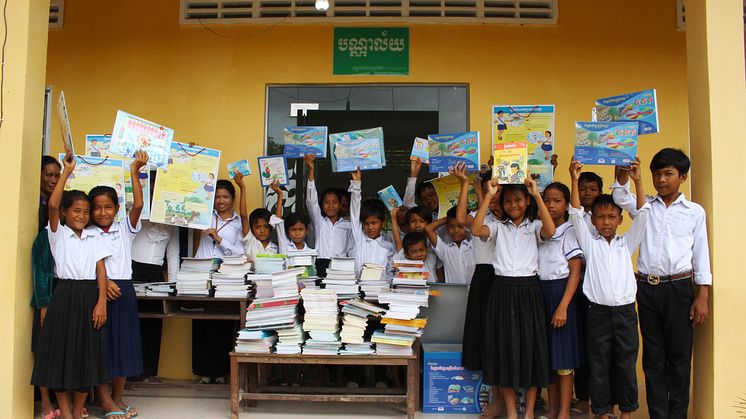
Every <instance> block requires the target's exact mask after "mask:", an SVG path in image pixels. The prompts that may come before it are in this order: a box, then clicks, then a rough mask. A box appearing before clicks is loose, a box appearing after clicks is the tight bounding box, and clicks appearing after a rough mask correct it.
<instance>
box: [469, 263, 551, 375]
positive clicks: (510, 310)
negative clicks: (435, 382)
mask: <svg viewBox="0 0 746 419" xmlns="http://www.w3.org/2000/svg"><path fill="white" fill-rule="evenodd" d="M545 322H546V318H545V316H544V301H543V300H542V297H541V291H540V290H539V280H538V278H537V277H535V276H533V277H504V276H495V282H494V284H493V285H492V289H491V290H490V298H489V302H488V304H487V321H486V324H485V329H484V330H485V336H484V337H485V343H484V356H483V359H482V373H483V375H484V382H485V383H486V384H489V385H498V386H500V387H508V388H530V387H547V386H548V385H549V384H550V369H549V352H548V349H547V330H546V323H545Z"/></svg>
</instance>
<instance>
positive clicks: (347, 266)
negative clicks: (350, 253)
mask: <svg viewBox="0 0 746 419" xmlns="http://www.w3.org/2000/svg"><path fill="white" fill-rule="evenodd" d="M322 284H323V285H324V289H327V290H333V291H335V292H336V295H337V298H338V299H340V300H349V299H351V298H355V297H357V296H358V294H359V293H360V286H359V285H358V282H357V276H356V275H355V258H342V257H336V258H332V261H331V263H330V264H329V268H328V269H327V270H326V278H324V279H323V280H322Z"/></svg>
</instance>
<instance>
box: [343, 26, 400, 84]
mask: <svg viewBox="0 0 746 419" xmlns="http://www.w3.org/2000/svg"><path fill="white" fill-rule="evenodd" d="M350 74H356V75H365V74H368V75H400V76H402V75H403V76H406V75H409V28H334V75H350Z"/></svg>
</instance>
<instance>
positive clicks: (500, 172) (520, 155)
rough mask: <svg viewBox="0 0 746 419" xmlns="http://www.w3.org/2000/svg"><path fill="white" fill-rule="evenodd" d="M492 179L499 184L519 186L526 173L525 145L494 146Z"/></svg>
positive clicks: (526, 147)
mask: <svg viewBox="0 0 746 419" xmlns="http://www.w3.org/2000/svg"><path fill="white" fill-rule="evenodd" d="M493 152H494V156H493V157H494V163H493V166H492V178H493V179H495V180H497V181H498V182H499V183H500V184H521V183H523V182H524V181H525V180H526V172H527V171H528V146H527V145H526V143H520V142H519V143H499V144H495V146H494V151H493Z"/></svg>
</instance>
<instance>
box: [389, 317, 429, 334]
mask: <svg viewBox="0 0 746 419" xmlns="http://www.w3.org/2000/svg"><path fill="white" fill-rule="evenodd" d="M381 324H382V325H383V326H384V332H385V333H386V335H389V336H396V335H398V336H410V337H414V338H420V337H422V332H424V331H425V326H426V325H427V318H424V317H423V318H417V319H413V320H398V319H390V318H386V319H381Z"/></svg>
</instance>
